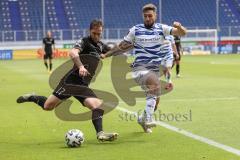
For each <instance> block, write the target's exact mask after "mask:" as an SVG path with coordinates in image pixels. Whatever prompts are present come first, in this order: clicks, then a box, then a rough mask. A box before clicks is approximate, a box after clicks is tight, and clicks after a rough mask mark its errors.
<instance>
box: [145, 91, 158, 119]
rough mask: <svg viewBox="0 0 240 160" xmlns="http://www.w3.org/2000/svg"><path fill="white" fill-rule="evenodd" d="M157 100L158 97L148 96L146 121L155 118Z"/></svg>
mask: <svg viewBox="0 0 240 160" xmlns="http://www.w3.org/2000/svg"><path fill="white" fill-rule="evenodd" d="M156 99H157V97H156V96H153V95H148V96H147V103H146V108H145V112H146V113H145V114H146V115H145V116H146V117H145V119H146V120H147V121H151V120H152V116H153V113H154V108H155V105H156Z"/></svg>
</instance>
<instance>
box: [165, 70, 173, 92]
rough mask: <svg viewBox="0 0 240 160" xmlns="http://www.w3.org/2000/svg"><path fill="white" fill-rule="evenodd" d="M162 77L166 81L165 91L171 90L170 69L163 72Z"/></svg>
mask: <svg viewBox="0 0 240 160" xmlns="http://www.w3.org/2000/svg"><path fill="white" fill-rule="evenodd" d="M164 75H165V78H166V81H167V84H166V86H165V89H166V90H170V89H173V83H172V80H171V67H167V68H166V69H165V70H164Z"/></svg>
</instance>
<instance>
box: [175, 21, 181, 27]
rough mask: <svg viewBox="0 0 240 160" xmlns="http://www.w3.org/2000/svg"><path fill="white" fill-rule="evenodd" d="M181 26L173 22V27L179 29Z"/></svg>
mask: <svg viewBox="0 0 240 160" xmlns="http://www.w3.org/2000/svg"><path fill="white" fill-rule="evenodd" d="M181 26H182V25H181V23H179V22H173V27H175V28H179V27H181Z"/></svg>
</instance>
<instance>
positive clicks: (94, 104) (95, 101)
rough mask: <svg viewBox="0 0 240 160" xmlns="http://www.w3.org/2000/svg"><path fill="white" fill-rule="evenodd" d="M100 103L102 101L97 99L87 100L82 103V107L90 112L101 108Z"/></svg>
mask: <svg viewBox="0 0 240 160" xmlns="http://www.w3.org/2000/svg"><path fill="white" fill-rule="evenodd" d="M102 103H103V102H102V100H100V99H98V98H87V99H86V100H85V101H84V105H85V106H86V107H88V108H89V109H91V110H93V109H96V108H100V107H101V106H102Z"/></svg>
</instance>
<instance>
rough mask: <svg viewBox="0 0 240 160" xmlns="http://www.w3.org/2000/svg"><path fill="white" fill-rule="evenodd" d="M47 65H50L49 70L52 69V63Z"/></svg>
mask: <svg viewBox="0 0 240 160" xmlns="http://www.w3.org/2000/svg"><path fill="white" fill-rule="evenodd" d="M49 66H50V71H51V70H52V63H50V64H49Z"/></svg>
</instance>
